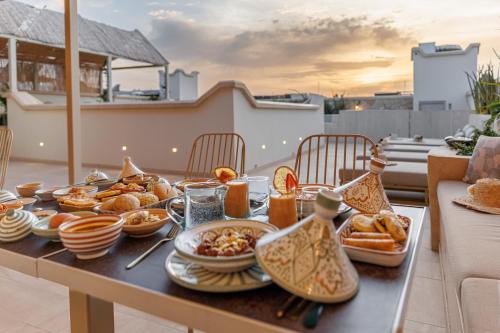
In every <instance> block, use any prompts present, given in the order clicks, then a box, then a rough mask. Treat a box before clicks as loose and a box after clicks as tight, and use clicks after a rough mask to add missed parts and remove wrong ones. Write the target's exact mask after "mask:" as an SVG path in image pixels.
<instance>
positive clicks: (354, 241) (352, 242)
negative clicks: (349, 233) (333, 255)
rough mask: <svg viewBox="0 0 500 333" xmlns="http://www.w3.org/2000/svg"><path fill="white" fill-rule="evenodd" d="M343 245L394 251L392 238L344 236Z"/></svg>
mask: <svg viewBox="0 0 500 333" xmlns="http://www.w3.org/2000/svg"><path fill="white" fill-rule="evenodd" d="M344 245H349V246H355V247H363V248H366V249H372V250H379V251H394V246H395V242H394V240H392V239H360V238H346V239H344Z"/></svg>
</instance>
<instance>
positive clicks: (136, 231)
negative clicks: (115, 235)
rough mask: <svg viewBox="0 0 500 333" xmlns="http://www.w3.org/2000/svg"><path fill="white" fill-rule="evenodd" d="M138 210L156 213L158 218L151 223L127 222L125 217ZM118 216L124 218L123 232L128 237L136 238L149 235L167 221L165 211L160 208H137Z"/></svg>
mask: <svg viewBox="0 0 500 333" xmlns="http://www.w3.org/2000/svg"><path fill="white" fill-rule="evenodd" d="M139 211H148V212H149V213H150V214H153V215H158V216H159V217H160V220H159V221H156V222H153V223H141V224H135V225H131V224H127V218H128V217H129V216H130V215H132V214H135V213H137V212H139ZM120 216H121V217H123V219H124V220H125V223H124V224H123V232H124V233H126V234H127V235H129V236H130V237H136V238H141V237H148V236H151V235H153V234H154V233H156V232H157V231H158V230H160V229H161V228H162V227H163V226H164V225H165V224H167V223H168V214H167V211H166V210H165V209H161V208H149V209H138V210H134V211H131V212H126V213H123V214H121V215H120Z"/></svg>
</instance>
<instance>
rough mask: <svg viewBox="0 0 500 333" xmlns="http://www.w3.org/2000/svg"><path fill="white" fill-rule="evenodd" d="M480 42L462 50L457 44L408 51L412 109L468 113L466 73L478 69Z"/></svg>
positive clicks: (424, 46) (430, 46) (423, 45)
mask: <svg viewBox="0 0 500 333" xmlns="http://www.w3.org/2000/svg"><path fill="white" fill-rule="evenodd" d="M478 53H479V43H472V44H470V45H469V46H467V48H466V49H465V50H463V49H462V48H461V47H460V46H458V45H441V46H439V45H436V43H420V44H419V45H418V47H414V48H412V50H411V59H412V60H413V91H414V95H413V109H414V110H423V111H441V110H470V108H471V106H470V103H469V102H468V99H469V84H468V82H467V76H466V73H475V72H476V70H477V55H478Z"/></svg>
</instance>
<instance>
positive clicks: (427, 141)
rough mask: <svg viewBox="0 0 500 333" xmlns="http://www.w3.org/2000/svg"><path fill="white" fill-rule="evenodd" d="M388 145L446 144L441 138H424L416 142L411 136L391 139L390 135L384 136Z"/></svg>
mask: <svg viewBox="0 0 500 333" xmlns="http://www.w3.org/2000/svg"><path fill="white" fill-rule="evenodd" d="M385 140H386V142H387V144H388V145H409V146H436V147H437V146H446V142H445V141H444V140H443V139H429V138H424V139H423V140H422V141H420V142H417V141H415V140H414V139H413V138H396V139H391V137H387V138H385Z"/></svg>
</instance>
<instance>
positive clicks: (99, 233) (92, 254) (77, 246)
mask: <svg viewBox="0 0 500 333" xmlns="http://www.w3.org/2000/svg"><path fill="white" fill-rule="evenodd" d="M123 223H124V220H123V218H122V217H121V216H118V215H96V216H88V217H82V218H80V219H78V220H75V221H71V222H66V223H63V224H61V225H60V226H59V236H60V237H61V241H62V242H63V245H64V246H65V247H66V248H67V249H68V250H70V251H71V252H73V253H74V254H76V256H77V258H79V259H94V258H98V257H101V256H103V255H105V254H106V253H108V251H109V249H110V248H111V247H112V246H113V245H114V244H115V243H116V241H117V240H118V238H119V237H120V233H121V231H122V228H123Z"/></svg>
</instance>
